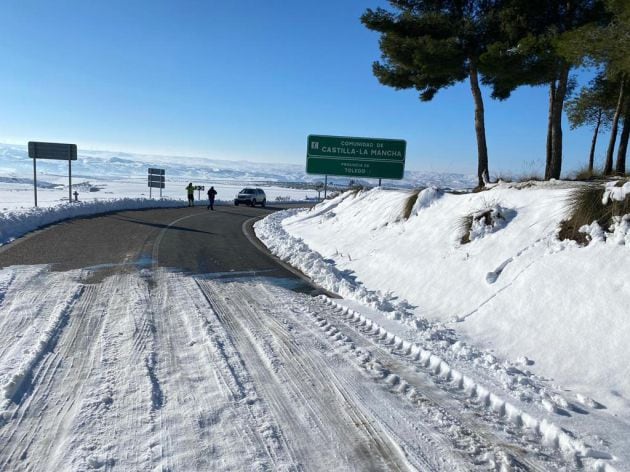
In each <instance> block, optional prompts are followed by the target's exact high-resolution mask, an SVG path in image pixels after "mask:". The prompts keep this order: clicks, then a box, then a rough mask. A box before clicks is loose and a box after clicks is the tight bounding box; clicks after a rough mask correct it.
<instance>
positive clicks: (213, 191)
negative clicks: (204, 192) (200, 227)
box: [208, 187, 217, 210]
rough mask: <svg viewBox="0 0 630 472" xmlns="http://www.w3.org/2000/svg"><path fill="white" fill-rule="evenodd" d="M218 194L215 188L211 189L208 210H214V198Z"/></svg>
mask: <svg viewBox="0 0 630 472" xmlns="http://www.w3.org/2000/svg"><path fill="white" fill-rule="evenodd" d="M216 194H217V191H216V190H215V189H214V187H210V190H208V210H214V197H215V195H216Z"/></svg>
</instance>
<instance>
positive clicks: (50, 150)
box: [28, 141, 77, 161]
mask: <svg viewBox="0 0 630 472" xmlns="http://www.w3.org/2000/svg"><path fill="white" fill-rule="evenodd" d="M28 157H31V158H33V159H56V160H60V161H76V160H77V145H76V144H64V143H40V142H37V141H29V143H28Z"/></svg>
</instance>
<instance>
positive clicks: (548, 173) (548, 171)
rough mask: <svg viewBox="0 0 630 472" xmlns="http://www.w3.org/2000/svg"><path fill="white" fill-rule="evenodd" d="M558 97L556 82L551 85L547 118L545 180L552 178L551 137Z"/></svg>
mask: <svg viewBox="0 0 630 472" xmlns="http://www.w3.org/2000/svg"><path fill="white" fill-rule="evenodd" d="M555 97H556V81H555V80H554V81H553V82H551V83H550V84H549V116H548V118H547V157H546V159H545V180H549V179H550V178H551V141H552V139H551V137H552V134H553V126H552V124H553V102H554V99H555Z"/></svg>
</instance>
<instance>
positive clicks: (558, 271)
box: [256, 182, 630, 443]
mask: <svg viewBox="0 0 630 472" xmlns="http://www.w3.org/2000/svg"><path fill="white" fill-rule="evenodd" d="M617 188H622V189H623V187H617ZM572 190H573V186H572V185H569V184H566V183H562V182H555V183H545V184H533V185H529V186H527V187H525V186H512V185H498V186H496V187H495V188H493V189H492V190H490V191H487V192H481V193H475V194H461V195H455V194H449V193H445V194H439V193H438V192H437V191H436V190H434V189H427V190H425V191H424V192H426V193H425V194H424V195H423V194H422V193H421V194H419V195H418V199H417V201H416V205H414V208H413V210H412V213H411V216H410V217H409V218H408V219H407V220H405V219H403V218H401V215H402V211H403V208H404V206H405V203H406V202H407V199H408V198H409V195H410V194H409V192H404V191H383V190H380V189H375V190H372V191H369V192H363V193H360V194H358V195H353V196H349V195H347V194H345V195H341V196H339V197H338V198H336V199H334V200H331V201H327V202H325V203H324V204H322V205H318V206H316V207H315V208H313V209H311V210H310V211H299V212H298V211H292V212H285V213H282V214H278V213H276V214H274V215H271V216H269V217H267V218H266V219H265V220H263V221H261V222H259V223H258V224H257V225H256V232H257V234H258V236H259V237H260V238H261V240H263V242H265V244H267V245H268V247H269V248H270V249H271V250H272V251H273V252H274V253H276V254H277V255H279V256H280V257H281V258H283V259H284V260H286V261H288V262H289V263H291V264H292V265H294V266H296V267H298V268H299V269H300V270H302V271H303V272H305V273H307V274H308V275H309V276H311V277H312V278H313V279H314V280H315V281H316V282H317V283H319V284H320V285H322V286H324V287H325V288H327V289H329V290H332V291H335V292H337V293H339V294H340V295H341V296H343V297H344V298H347V299H351V300H357V301H358V302H360V303H361V304H364V305H368V306H371V307H373V308H376V309H378V310H381V311H383V312H385V313H386V316H387V317H388V318H390V319H392V320H399V321H402V323H403V324H404V325H406V326H415V329H416V335H415V336H416V339H417V341H418V343H419V344H420V345H422V346H423V349H425V350H426V351H427V352H430V353H431V354H432V355H434V356H436V357H439V358H440V359H442V360H443V361H444V362H445V363H446V364H447V365H448V367H449V369H457V370H458V372H460V373H465V374H466V375H469V376H470V377H471V378H475V379H476V381H478V379H479V378H482V379H485V380H484V382H482V383H480V385H481V384H484V385H487V387H488V388H489V389H490V390H489V391H490V392H492V391H497V389H498V390H499V391H501V390H503V391H506V392H507V395H508V396H510V397H512V398H513V401H515V402H516V403H515V405H516V404H519V405H520V406H519V407H518V408H520V409H521V410H522V411H523V412H525V414H527V415H530V416H532V417H538V416H540V417H541V418H543V419H544V418H547V417H545V414H548V415H549V418H550V419H545V421H546V422H547V423H549V424H557V425H559V427H561V428H562V427H565V426H566V424H567V422H568V424H570V425H572V426H574V425H575V424H576V422H577V424H580V425H581V426H584V425H586V426H584V428H585V430H589V428H591V427H592V428H593V429H594V430H597V431H599V432H600V433H601V432H602V431H604V432H606V433H607V434H609V435H610V436H613V438H612V439H611V442H612V443H614V442H615V441H616V440H617V441H621V442H623V439H622V438H623V437H627V435H628V434H630V367H629V366H628V362H627V360H628V358H630V345H628V343H627V338H628V335H630V317H628V316H627V307H628V306H630V282H629V277H628V271H627V267H630V246H628V244H627V238H628V226H629V223H630V222H629V217H624V218H619V219H618V220H617V221H616V223H615V225H614V228H613V231H612V232H611V233H610V234H608V235H607V237H606V238H600V239H595V238H594V240H593V242H591V244H590V245H589V246H587V247H580V246H578V245H577V244H576V243H574V242H572V241H560V240H559V239H558V238H557V232H558V228H559V223H560V221H561V220H562V219H564V218H566V216H567V212H568V206H567V201H568V197H569V195H570V193H571V191H572ZM613 192H617V191H613ZM611 198H618V196H616V194H615V196H613V197H611ZM425 202H428V204H426V203H425ZM488 211H489V213H490V215H491V216H492V215H494V218H495V220H496V221H497V222H496V223H493V224H490V225H485V224H483V225H482V224H481V223H479V227H475V226H473V228H471V229H472V230H473V234H472V237H471V238H470V242H469V243H466V244H463V243H462V242H461V241H462V221H463V220H464V219H465V218H470V217H471V216H473V217H474V215H479V214H481V213H483V212H488ZM499 214H500V215H502V218H496V217H497V215H499ZM473 221H474V218H473ZM482 226H483V227H482ZM488 226H490V227H488ZM377 289H378V290H377ZM500 359H503V360H500ZM509 359H516V361H515V362H511V361H509ZM550 380H552V381H551V382H550ZM560 385H562V387H560ZM593 399H595V400H593ZM519 402H520V403H519ZM522 402H525V404H526V405H527V404H528V405H530V406H529V407H527V406H525V407H523V405H522V404H521V403H522ZM513 406H514V405H513ZM582 407H585V408H586V409H584V408H582ZM514 408H517V407H516V406H514ZM582 410H584V411H582ZM576 412H577V413H578V415H577V416H576V414H575V413H576ZM580 415H583V416H580ZM611 415H612V416H611ZM541 421H542V420H541ZM589 422H590V423H589ZM602 423H603V424H605V428H602V427H601V426H602ZM539 424H541V425H542V424H543V423H542V422H541V423H539ZM589 425H590V426H589Z"/></svg>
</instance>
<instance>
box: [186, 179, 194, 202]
mask: <svg viewBox="0 0 630 472" xmlns="http://www.w3.org/2000/svg"><path fill="white" fill-rule="evenodd" d="M186 190H187V191H188V206H189V207H192V206H195V186H194V185H193V184H192V182H190V183H189V184H188V187H186Z"/></svg>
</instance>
